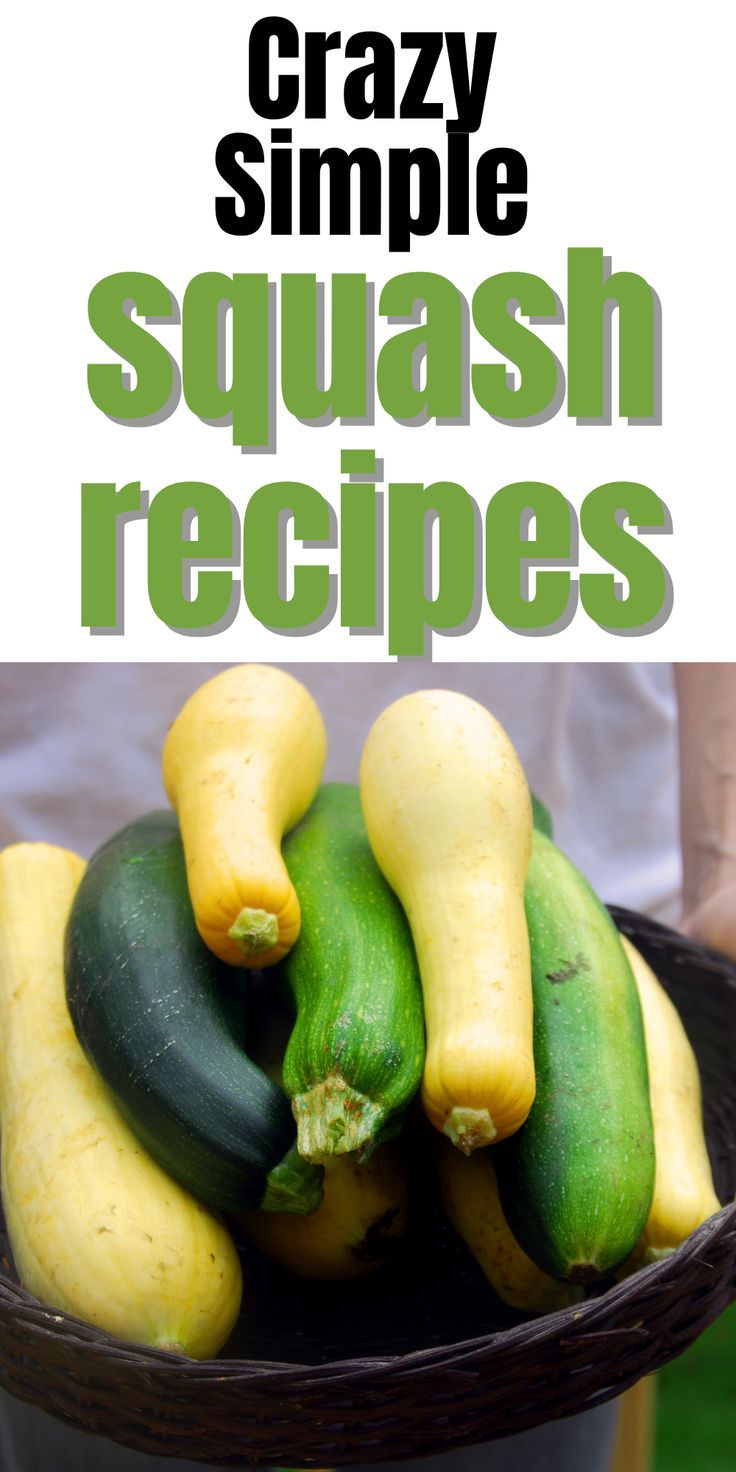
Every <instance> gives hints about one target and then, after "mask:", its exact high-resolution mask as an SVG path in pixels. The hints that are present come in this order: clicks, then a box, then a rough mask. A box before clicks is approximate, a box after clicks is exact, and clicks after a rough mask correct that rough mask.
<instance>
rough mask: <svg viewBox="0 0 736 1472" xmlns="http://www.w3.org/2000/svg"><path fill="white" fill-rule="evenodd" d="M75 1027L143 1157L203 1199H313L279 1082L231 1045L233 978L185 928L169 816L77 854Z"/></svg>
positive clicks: (187, 920) (72, 960) (309, 1206)
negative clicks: (82, 867) (88, 856)
mask: <svg viewBox="0 0 736 1472" xmlns="http://www.w3.org/2000/svg"><path fill="white" fill-rule="evenodd" d="M65 970H66V988H67V1001H68V1005H69V1012H70V1014H71V1018H72V1022H73V1024H74V1027H75V1030H76V1033H77V1036H78V1037H79V1040H80V1042H81V1044H82V1047H83V1048H84V1050H85V1052H86V1054H87V1055H88V1057H89V1058H90V1059H91V1061H92V1062H93V1063H94V1064H95V1066H96V1068H97V1070H98V1072H99V1073H100V1074H101V1076H102V1078H103V1079H104V1080H105V1082H106V1083H107V1085H108V1087H109V1088H110V1090H111V1092H112V1093H113V1094H114V1096H115V1098H116V1101H117V1103H118V1105H119V1107H120V1109H121V1112H122V1113H123V1115H124V1117H125V1118H126V1119H127V1121H128V1123H129V1124H130V1126H131V1128H132V1129H133V1131H134V1133H135V1134H136V1135H137V1136H138V1138H139V1139H140V1140H141V1141H142V1143H143V1144H144V1145H145V1147H146V1149H147V1150H148V1151H149V1154H151V1155H152V1156H153V1157H154V1159H155V1160H157V1161H158V1162H159V1164H160V1165H162V1166H163V1167H164V1169H165V1170H167V1171H168V1172H169V1174H170V1175H172V1176H173V1177H174V1178H175V1179H176V1180H178V1181H179V1182H180V1183H181V1184H182V1185H184V1186H186V1187H187V1188H188V1189H189V1190H190V1191H192V1192H193V1193H194V1194H195V1195H196V1196H199V1197H200V1198H201V1199H202V1200H203V1201H205V1202H207V1203H208V1204H209V1205H210V1206H217V1207H223V1208H224V1207H227V1208H231V1209H233V1210H235V1209H249V1208H253V1207H258V1206H261V1207H264V1208H265V1209H267V1210H273V1211H277V1210H278V1211H297V1212H307V1211H313V1210H314V1209H315V1207H316V1206H317V1205H318V1204H319V1201H320V1199H321V1180H320V1174H321V1173H320V1172H319V1171H317V1170H316V1168H314V1167H310V1166H309V1165H307V1164H306V1163H305V1162H303V1161H301V1159H300V1158H299V1156H298V1155H297V1152H296V1146H295V1139H294V1121H293V1119H292V1115H291V1110H290V1107H289V1101H288V1099H287V1098H286V1095H285V1094H284V1092H283V1091H282V1090H281V1089H279V1088H278V1086H277V1085H276V1084H274V1083H273V1082H272V1081H271V1080H270V1079H269V1078H267V1077H266V1075H265V1074H264V1073H263V1072H262V1071H261V1069H259V1068H257V1067H256V1065H255V1064H254V1063H252V1062H251V1060H250V1059H249V1058H248V1057H247V1055H246V1053H245V1052H244V1050H243V1036H244V1033H243V1020H244V1006H243V997H244V993H243V981H242V977H241V975H240V973H239V972H237V971H234V970H233V969H232V968H230V967H228V966H225V965H223V963H222V962H219V961H217V960H216V958H215V957H214V956H213V955H212V953H211V952H210V951H209V950H208V949H207V947H206V946H205V945H204V943H203V941H202V940H200V937H199V935H198V933H197V929H196V926H195V923H194V916H193V913H192V907H191V903H190V900H189V891H188V888H187V879H186V871H185V864H184V855H183V850H182V845H181V840H180V837H179V828H178V823H177V820H176V817H175V815H174V814H173V813H171V812H157V813H150V814H148V815H147V816H146V817H143V818H140V819H138V820H137V822H135V823H131V824H130V825H129V826H128V827H127V828H123V829H122V830H121V831H120V832H119V833H116V834H115V836H114V837H113V838H111V839H110V840H109V842H108V843H106V844H105V845H104V846H103V847H102V848H100V849H98V850H97V853H96V854H95V855H94V856H93V858H92V860H91V861H90V864H89V867H88V869H87V871H86V873H85V875H84V877H83V879H82V883H81V885H80V887H79V890H78V892H77V896H76V899H75V901H74V906H73V909H72V913H71V916H70V919H69V924H68V927H67V934H66V947H65Z"/></svg>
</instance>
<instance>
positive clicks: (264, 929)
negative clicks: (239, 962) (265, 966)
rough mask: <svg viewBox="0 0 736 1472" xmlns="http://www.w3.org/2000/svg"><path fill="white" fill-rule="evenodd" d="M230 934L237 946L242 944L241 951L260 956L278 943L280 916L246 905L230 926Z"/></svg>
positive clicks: (247, 954)
mask: <svg viewBox="0 0 736 1472" xmlns="http://www.w3.org/2000/svg"><path fill="white" fill-rule="evenodd" d="M228 935H229V936H230V939H231V940H234V941H235V944H236V946H240V949H241V951H245V954H246V956H260V955H262V954H263V952H264V951H270V950H271V949H272V947H273V946H275V945H276V942H277V940H278V938H279V922H278V916H277V915H271V914H270V913H269V911H268V910H251V909H249V908H248V906H247V905H246V906H245V908H244V909H242V910H241V911H240V914H239V915H238V918H237V920H235V921H234V922H233V924H232V925H231V926H230V929H229V930H228Z"/></svg>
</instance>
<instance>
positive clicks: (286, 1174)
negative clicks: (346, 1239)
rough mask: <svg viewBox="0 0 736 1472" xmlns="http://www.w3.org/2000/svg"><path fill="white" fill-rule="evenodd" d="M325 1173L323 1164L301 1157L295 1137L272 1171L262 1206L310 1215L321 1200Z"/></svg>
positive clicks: (260, 1208)
mask: <svg viewBox="0 0 736 1472" xmlns="http://www.w3.org/2000/svg"><path fill="white" fill-rule="evenodd" d="M323 1176H324V1171H323V1170H322V1167H321V1166H319V1165H313V1164H312V1163H311V1162H310V1161H309V1160H303V1159H302V1157H301V1155H300V1154H299V1151H298V1150H297V1147H296V1141H295V1142H294V1144H293V1145H292V1146H291V1149H290V1150H287V1152H286V1155H285V1156H284V1158H283V1160H280V1161H279V1163H278V1165H275V1166H274V1167H273V1169H272V1170H270V1171H269V1173H268V1176H267V1177H266V1189H265V1191H264V1193H263V1196H262V1197H261V1202H260V1207H259V1210H260V1211H289V1212H292V1213H293V1214H294V1215H296V1216H309V1215H310V1213H311V1212H313V1211H316V1210H317V1207H318V1206H319V1205H320V1204H321V1201H322V1197H323V1195H324V1189H323V1184H322V1182H323Z"/></svg>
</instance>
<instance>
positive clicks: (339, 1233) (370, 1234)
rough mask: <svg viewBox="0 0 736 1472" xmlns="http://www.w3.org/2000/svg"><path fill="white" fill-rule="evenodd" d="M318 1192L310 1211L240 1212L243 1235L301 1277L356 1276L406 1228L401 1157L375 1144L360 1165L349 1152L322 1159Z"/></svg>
mask: <svg viewBox="0 0 736 1472" xmlns="http://www.w3.org/2000/svg"><path fill="white" fill-rule="evenodd" d="M324 1192H325V1194H324V1197H323V1200H322V1204H321V1206H319V1207H318V1208H317V1210H316V1211H314V1212H312V1214H311V1216H300V1217H299V1219H298V1220H297V1218H296V1217H295V1216H293V1215H292V1216H289V1215H287V1214H286V1213H275V1212H264V1211H249V1212H244V1213H241V1214H240V1215H239V1216H238V1218H237V1220H238V1221H239V1222H240V1224H241V1226H242V1227H243V1230H244V1232H245V1234H246V1236H247V1237H248V1238H249V1239H250V1240H251V1241H252V1242H254V1243H255V1244H256V1246H257V1247H260V1249H261V1251H262V1252H265V1254H266V1256H267V1257H270V1258H271V1259H272V1260H273V1262H277V1263H278V1264H279V1266H280V1267H284V1268H288V1269H289V1270H290V1271H291V1272H292V1273H299V1274H300V1276H301V1277H303V1278H323V1279H329V1278H333V1279H339V1278H358V1277H362V1276H363V1274H364V1273H369V1272H371V1270H372V1269H373V1268H376V1267H379V1266H380V1264H381V1263H383V1262H386V1260H387V1259H388V1258H390V1257H391V1256H392V1254H393V1252H394V1251H395V1249H396V1247H397V1245H398V1243H399V1242H400V1241H401V1238H402V1237H403V1235H404V1232H405V1231H406V1221H407V1211H408V1201H407V1184H406V1176H405V1173H404V1170H403V1167H402V1162H401V1157H400V1155H399V1154H398V1152H397V1151H396V1150H395V1149H394V1148H392V1146H390V1145H380V1146H379V1147H378V1149H377V1150H374V1152H373V1154H372V1155H371V1156H370V1158H369V1159H368V1160H366V1161H365V1163H364V1164H362V1165H359V1164H358V1161H357V1160H356V1159H355V1156H354V1155H336V1156H332V1157H331V1158H330V1159H329V1160H328V1161H326V1162H325V1176H324Z"/></svg>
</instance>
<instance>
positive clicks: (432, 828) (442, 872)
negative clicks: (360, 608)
mask: <svg viewBox="0 0 736 1472" xmlns="http://www.w3.org/2000/svg"><path fill="white" fill-rule="evenodd" d="M361 797H362V801H363V811H364V815H365V822H366V828H367V830H368V836H369V839H370V842H371V846H372V848H373V852H374V854H375V857H376V859H377V861H378V864H379V865H380V867H381V869H382V870H383V873H384V874H385V876H386V878H387V880H388V882H389V884H390V885H391V886H392V887H393V889H394V890H395V891H396V893H397V895H398V896H399V899H400V900H401V903H402V905H403V907H404V909H405V911H406V914H407V917H408V919H409V924H410V926H411V931H412V935H413V938H414V945H415V947H416V952H417V959H418V962H419V970H420V973H421V979H422V989H423V993H424V1009H425V1018H426V1025H427V1057H426V1064H425V1069H424V1078H423V1082H422V1099H423V1103H424V1108H425V1111H426V1113H427V1115H428V1117H429V1119H430V1120H431V1122H432V1124H433V1125H435V1127H436V1128H437V1129H438V1130H441V1131H443V1132H444V1133H445V1134H446V1135H448V1136H449V1138H450V1139H451V1140H452V1142H453V1144H455V1145H457V1146H458V1147H459V1148H460V1149H461V1150H463V1151H464V1152H465V1153H468V1154H469V1153H470V1151H471V1150H474V1149H476V1148H477V1147H478V1146H482V1145H487V1144H489V1143H490V1142H491V1141H492V1140H502V1139H503V1138H504V1137H505V1136H507V1135H510V1134H513V1133H514V1131H515V1130H517V1129H519V1127H520V1126H521V1125H522V1124H523V1122H524V1120H525V1119H526V1117H527V1114H528V1113H529V1110H530V1108H531V1105H532V1102H533V1099H534V1089H535V1080H534V1059H533V1053H532V990H531V964H530V956H529V938H528V935H527V927H526V919H525V915H524V881H525V877H526V871H527V866H528V863H529V855H530V851H531V836H532V810H531V799H530V795H529V789H528V787H527V783H526V779H525V777H524V773H523V771H522V768H521V763H520V762H519V759H518V757H517V755H516V752H515V750H514V748H513V746H512V744H511V742H510V740H509V738H508V736H507V735H506V733H505V731H504V730H503V729H502V727H501V726H500V725H499V723H498V721H496V720H495V718H494V717H493V716H492V715H491V714H490V712H489V711H487V710H485V709H484V707H483V706H481V705H478V704H476V702H475V701H473V700H470V699H468V697H467V696H464V695H457V694H455V693H453V692H451V691H447V690H423V691H419V692H417V693H415V694H412V695H406V696H404V697H403V698H402V699H401V700H398V701H396V702H395V704H394V705H391V706H389V707H388V709H387V710H385V711H384V712H383V714H382V715H380V716H379V717H378V720H377V721H376V723H375V725H374V726H373V728H372V730H371V731H370V733H369V735H368V739H367V741H366V744H365V748H364V752H363V760H362V765H361Z"/></svg>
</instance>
